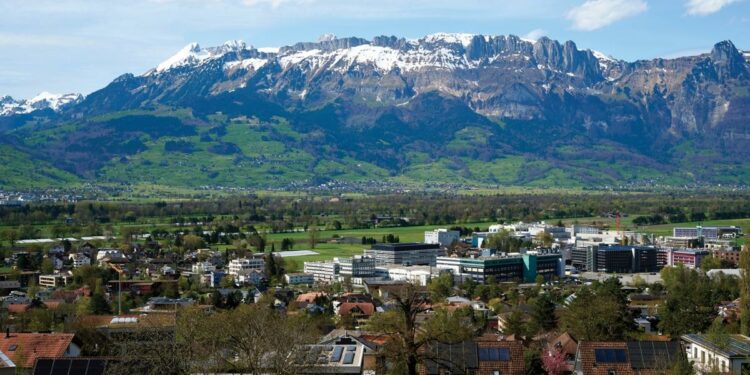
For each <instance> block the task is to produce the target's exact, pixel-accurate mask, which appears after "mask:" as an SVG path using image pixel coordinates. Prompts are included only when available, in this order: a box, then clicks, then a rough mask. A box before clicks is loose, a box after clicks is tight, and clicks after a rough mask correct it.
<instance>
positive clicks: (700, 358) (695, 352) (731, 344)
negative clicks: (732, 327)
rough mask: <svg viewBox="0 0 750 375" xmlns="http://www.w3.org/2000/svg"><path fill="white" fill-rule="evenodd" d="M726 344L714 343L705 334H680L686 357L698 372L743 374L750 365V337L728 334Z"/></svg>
mask: <svg viewBox="0 0 750 375" xmlns="http://www.w3.org/2000/svg"><path fill="white" fill-rule="evenodd" d="M727 341H728V342H727V343H726V345H717V344H714V342H713V341H712V340H710V339H709V338H708V337H707V336H706V335H703V334H688V335H683V336H682V342H683V343H684V347H685V352H686V354H687V359H688V361H690V362H693V367H694V368H695V371H696V373H698V374H713V373H720V374H737V375H740V374H745V373H747V372H746V371H747V369H748V367H750V337H747V336H744V335H728V337H727Z"/></svg>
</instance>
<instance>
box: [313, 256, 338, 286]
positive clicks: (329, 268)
mask: <svg viewBox="0 0 750 375" xmlns="http://www.w3.org/2000/svg"><path fill="white" fill-rule="evenodd" d="M304 271H305V273H307V274H311V275H313V280H314V281H316V282H324V283H330V282H333V281H335V280H336V278H338V276H339V271H340V266H339V264H338V263H337V262H332V261H327V262H322V261H321V262H305V268H304Z"/></svg>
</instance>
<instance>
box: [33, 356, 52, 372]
mask: <svg viewBox="0 0 750 375" xmlns="http://www.w3.org/2000/svg"><path fill="white" fill-rule="evenodd" d="M50 372H52V360H51V359H38V360H37V361H36V364H34V375H49V373H50Z"/></svg>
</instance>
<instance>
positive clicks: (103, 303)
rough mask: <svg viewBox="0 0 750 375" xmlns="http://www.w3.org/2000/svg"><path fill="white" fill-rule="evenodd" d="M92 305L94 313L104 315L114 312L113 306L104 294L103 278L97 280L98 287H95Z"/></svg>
mask: <svg viewBox="0 0 750 375" xmlns="http://www.w3.org/2000/svg"><path fill="white" fill-rule="evenodd" d="M90 307H91V313H92V314H96V315H104V314H111V313H112V308H111V306H110V305H109V302H108V301H107V298H106V297H105V296H104V289H103V288H102V282H101V280H97V281H96V288H94V293H93V294H92V295H91V302H90Z"/></svg>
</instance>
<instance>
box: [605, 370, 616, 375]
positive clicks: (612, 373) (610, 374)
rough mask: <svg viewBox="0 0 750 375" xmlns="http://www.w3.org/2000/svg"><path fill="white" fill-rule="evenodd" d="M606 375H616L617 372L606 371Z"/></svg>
mask: <svg viewBox="0 0 750 375" xmlns="http://www.w3.org/2000/svg"><path fill="white" fill-rule="evenodd" d="M607 375H617V371H615V370H614V369H609V370H607Z"/></svg>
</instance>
